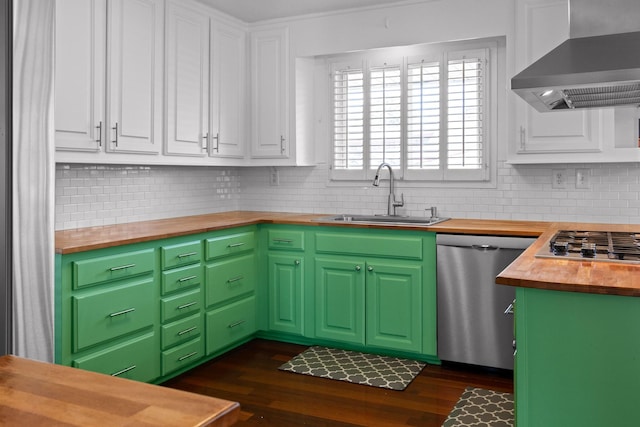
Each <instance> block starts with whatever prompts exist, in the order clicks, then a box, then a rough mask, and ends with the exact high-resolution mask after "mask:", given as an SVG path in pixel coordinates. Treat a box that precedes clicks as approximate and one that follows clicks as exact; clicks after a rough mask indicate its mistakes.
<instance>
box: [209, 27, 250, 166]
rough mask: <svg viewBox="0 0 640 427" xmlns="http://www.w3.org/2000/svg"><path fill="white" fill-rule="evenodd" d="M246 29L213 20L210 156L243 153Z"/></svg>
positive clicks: (240, 156)
mask: <svg viewBox="0 0 640 427" xmlns="http://www.w3.org/2000/svg"><path fill="white" fill-rule="evenodd" d="M245 43H246V36H245V31H243V30H241V29H238V28H235V27H232V26H230V25H226V24H223V23H222V22H216V21H214V22H212V31H211V46H212V49H211V55H212V59H213V60H212V72H211V93H212V96H211V133H210V137H211V143H210V145H209V153H210V155H211V156H213V157H234V158H243V157H244V156H245V143H244V140H245V131H244V128H245V125H246V116H245V105H246V102H247V99H246V92H245V86H246V80H245V76H246V71H245V70H246V66H247V64H246V60H245V52H246V46H245Z"/></svg>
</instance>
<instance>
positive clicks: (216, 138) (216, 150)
mask: <svg viewBox="0 0 640 427" xmlns="http://www.w3.org/2000/svg"><path fill="white" fill-rule="evenodd" d="M212 139H215V140H216V145H215V147H213V150H214V151H215V152H216V153H219V152H220V132H218V133H216V136H214V137H212Z"/></svg>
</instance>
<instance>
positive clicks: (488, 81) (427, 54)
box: [328, 40, 499, 182]
mask: <svg viewBox="0 0 640 427" xmlns="http://www.w3.org/2000/svg"><path fill="white" fill-rule="evenodd" d="M497 49H498V48H497V42H496V41H495V40H480V41H466V42H451V43H439V44H428V45H418V46H410V47H403V48H389V49H377V50H372V51H370V52H369V51H367V52H359V53H357V54H344V55H336V56H332V57H329V58H328V64H329V69H330V70H331V71H330V76H331V82H330V85H329V89H330V96H329V109H330V117H331V120H330V121H329V122H330V125H329V126H330V130H329V136H330V144H329V151H330V152H329V164H330V173H329V177H330V180H334V181H365V180H370V179H373V175H374V173H375V169H376V168H377V166H378V165H377V164H376V165H371V164H369V161H370V156H369V129H370V126H369V114H368V112H369V105H368V104H369V96H370V95H369V76H370V69H371V67H375V66H379V65H382V64H384V63H385V62H386V63H387V64H396V63H399V64H401V67H402V73H401V74H402V126H401V128H402V142H401V153H402V154H401V156H402V157H401V159H402V160H401V162H402V166H401V167H400V168H397V170H396V168H394V172H395V174H396V178H398V179H400V180H405V181H426V182H464V181H468V182H488V181H490V180H491V167H490V165H492V162H491V158H490V157H491V154H492V153H494V152H495V144H497V141H496V135H497V119H496V118H497V98H498V97H497V76H498V72H499V70H498V67H497ZM474 52H475V53H477V54H481V55H484V60H485V65H484V70H485V72H486V76H485V79H484V87H483V89H484V90H483V102H484V111H483V136H482V139H483V146H482V150H483V159H482V163H483V167H481V168H480V169H473V170H460V169H448V168H447V167H446V162H447V157H446V146H445V144H443V141H446V135H447V127H448V122H447V120H446V114H444V113H443V112H446V111H447V97H448V92H447V84H446V81H447V70H446V66H447V64H448V61H449V59H455V58H459V57H460V56H461V55H464V54H471V53H474ZM423 59H424V61H425V62H427V61H431V62H432V61H439V63H440V67H441V79H440V82H441V84H440V109H441V110H440V117H441V120H440V168H439V169H437V170H435V169H434V170H426V169H423V170H415V169H408V166H407V147H408V144H407V108H408V102H407V92H408V89H407V82H406V79H407V69H408V64H410V63H415V61H420V60H423ZM348 65H350V66H352V67H362V68H361V69H362V70H363V74H364V79H365V83H364V84H365V94H364V97H365V107H364V111H365V118H364V134H365V136H364V138H365V140H364V153H363V155H364V166H363V169H362V170H344V169H335V168H334V167H333V165H334V137H333V132H334V122H333V113H334V109H333V108H334V99H333V90H334V87H333V75H334V74H333V73H334V72H335V71H336V70H340V69H342V68H340V67H343V66H348ZM494 166H495V165H494Z"/></svg>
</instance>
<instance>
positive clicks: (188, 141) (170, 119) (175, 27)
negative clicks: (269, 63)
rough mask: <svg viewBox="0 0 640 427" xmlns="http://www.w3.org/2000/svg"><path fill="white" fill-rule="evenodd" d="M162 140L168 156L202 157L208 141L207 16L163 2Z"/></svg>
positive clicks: (205, 151)
mask: <svg viewBox="0 0 640 427" xmlns="http://www.w3.org/2000/svg"><path fill="white" fill-rule="evenodd" d="M166 21H167V39H166V49H167V52H166V60H167V62H166V64H167V66H166V72H167V94H166V102H167V107H166V132H167V134H166V138H165V144H166V148H165V152H166V154H171V155H190V156H206V154H207V143H208V140H209V136H210V134H209V17H208V16H207V15H206V14H203V13H202V11H200V10H193V9H189V8H187V7H184V6H183V5H181V4H180V3H178V2H173V1H171V2H169V3H167V19H166Z"/></svg>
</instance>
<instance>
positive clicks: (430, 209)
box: [425, 206, 438, 218]
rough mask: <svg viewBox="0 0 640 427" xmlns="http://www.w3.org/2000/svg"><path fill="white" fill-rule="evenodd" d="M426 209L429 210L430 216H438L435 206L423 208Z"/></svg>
mask: <svg viewBox="0 0 640 427" xmlns="http://www.w3.org/2000/svg"><path fill="white" fill-rule="evenodd" d="M425 210H426V211H427V210H428V211H431V218H438V208H437V207H435V206H431V207H430V208H429V209H425Z"/></svg>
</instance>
